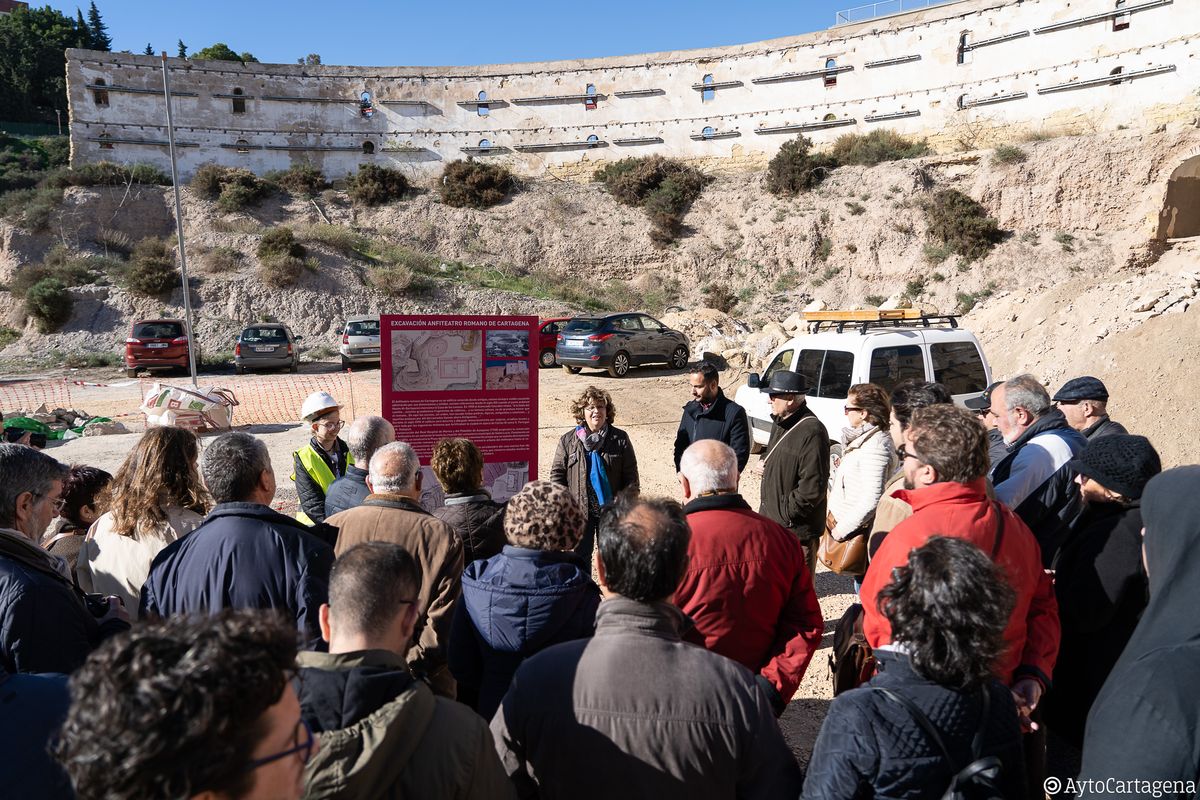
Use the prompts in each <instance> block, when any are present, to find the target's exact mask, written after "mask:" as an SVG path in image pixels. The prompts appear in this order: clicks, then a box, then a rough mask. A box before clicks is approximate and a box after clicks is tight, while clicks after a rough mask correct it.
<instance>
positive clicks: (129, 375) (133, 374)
mask: <svg viewBox="0 0 1200 800" xmlns="http://www.w3.org/2000/svg"><path fill="white" fill-rule="evenodd" d="M125 377H126V378H136V377H137V370H136V369H127V370H125Z"/></svg>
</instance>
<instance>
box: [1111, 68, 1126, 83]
mask: <svg viewBox="0 0 1200 800" xmlns="http://www.w3.org/2000/svg"><path fill="white" fill-rule="evenodd" d="M1124 72H1125V68H1124V67H1113V68H1112V69H1111V70H1109V73H1108V74H1109V75H1115V76H1116V77H1117V79H1116V80H1114V81H1112V82H1111V84H1110V85H1112V86H1120V85H1121V84H1122V83H1125V82H1126V81H1128V80H1129V79H1128V78H1124V77H1121V76H1122V74H1123V73H1124Z"/></svg>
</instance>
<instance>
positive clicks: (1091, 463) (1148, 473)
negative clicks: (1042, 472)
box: [1067, 434, 1162, 500]
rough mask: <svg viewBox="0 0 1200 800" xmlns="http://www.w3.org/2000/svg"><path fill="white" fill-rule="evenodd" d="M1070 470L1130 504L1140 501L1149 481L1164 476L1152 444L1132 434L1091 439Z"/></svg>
mask: <svg viewBox="0 0 1200 800" xmlns="http://www.w3.org/2000/svg"><path fill="white" fill-rule="evenodd" d="M1067 466H1068V467H1070V468H1071V469H1073V470H1075V471H1076V472H1077V473H1079V474H1080V475H1086V476H1088V477H1089V478H1091V479H1092V480H1094V481H1096V483H1099V484H1100V485H1101V486H1103V487H1104V488H1105V489H1108V490H1110V491H1113V492H1116V493H1117V494H1119V495H1121V496H1122V497H1125V498H1128V499H1130V500H1137V499H1139V498H1141V496H1142V491H1143V490H1144V489H1145V488H1146V484H1147V483H1148V482H1149V480H1150V479H1151V478H1153V477H1154V476H1155V475H1157V474H1158V473H1160V472H1162V461H1160V460H1159V458H1158V453H1157V452H1156V451H1155V449H1154V446H1153V445H1151V444H1150V440H1149V439H1147V438H1146V437H1145V436H1133V435H1130V434H1116V435H1112V436H1101V437H1100V438H1098V439H1092V440H1091V441H1090V442H1088V445H1087V447H1085V448H1084V450H1083V452H1082V453H1080V454H1079V456H1078V457H1076V458H1073V459H1071V460H1070V461H1068V462H1067Z"/></svg>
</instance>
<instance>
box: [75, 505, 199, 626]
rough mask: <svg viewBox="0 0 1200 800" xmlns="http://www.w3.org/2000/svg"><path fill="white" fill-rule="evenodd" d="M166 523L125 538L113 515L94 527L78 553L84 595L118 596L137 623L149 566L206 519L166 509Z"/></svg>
mask: <svg viewBox="0 0 1200 800" xmlns="http://www.w3.org/2000/svg"><path fill="white" fill-rule="evenodd" d="M163 510H164V511H165V512H166V514H167V521H166V523H165V524H163V525H162V526H160V527H159V529H158V530H156V531H153V532H152V533H151V534H150V535H148V536H125V535H124V534H120V533H117V531H116V530H115V528H114V527H113V515H112V512H111V511H110V512H108V513H106V514H104V515H103V516H101V517H100V519H98V520H96V521H95V522H94V523H92V527H91V529H90V530H89V531H88V536H87V541H85V542H84V543H83V548H82V549H81V550H80V552H79V559H78V561H77V562H76V566H75V581H76V582H77V583H78V584H79V588H80V589H82V590H83V591H85V592H98V593H100V594H111V595H116V596H117V597H119V598H121V599H122V600H123V601H124V602H125V610H126V611H128V612H129V615H130V616H131V617H132V618H133V619H137V616H138V606H139V605H140V602H141V596H142V584H144V583H145V582H146V578H147V577H148V576H149V575H150V563H151V562H152V561H154V557H155V556H156V555H158V553H159V551H160V550H162V549H163V548H164V547H166V546H167V545H169V544H170V543H171V542H173V541H175V540H176V539H179V538H180V537H182V536H185V535H187V534H189V533H191V532H192V531H193V530H195V529H196V527H197V526H199V525H200V523H201V522H203V521H204V517H202V516H200V515H199V514H197V513H196V512H195V511H191V510H189V509H186V508H179V507H178V506H167V507H166V508H165V509H163Z"/></svg>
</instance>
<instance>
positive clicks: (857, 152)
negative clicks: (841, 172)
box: [829, 128, 929, 167]
mask: <svg viewBox="0 0 1200 800" xmlns="http://www.w3.org/2000/svg"><path fill="white" fill-rule="evenodd" d="M928 153H929V142H927V141H926V140H925V139H909V138H908V137H907V136H903V135H901V134H899V133H897V132H896V131H894V130H890V129H887V128H884V129H881V130H875V131H871V132H870V133H868V134H865V135H864V134H859V133H847V134H843V135H842V136H839V137H838V138H837V141H835V142H834V143H833V149H832V150H830V152H829V155H830V156H831V157H832V158H833V160H834V161H835V162H837V163H838V164H839V165H841V164H856V165H859V166H867V167H870V166H874V165H876V164H882V163H883V162H884V161H900V160H901V159H905V158H916V157H917V156H923V155H926V154H928Z"/></svg>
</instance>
